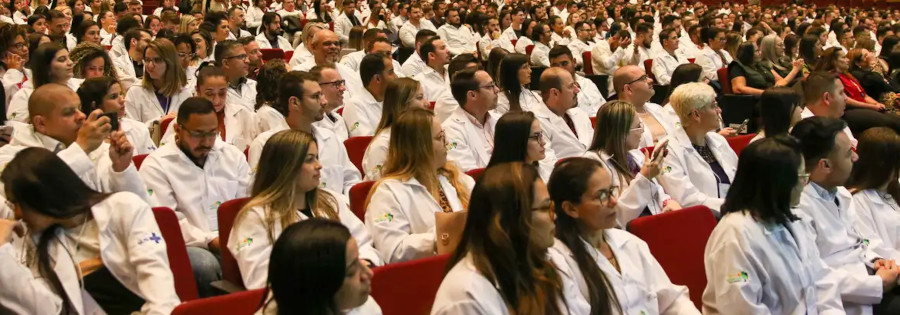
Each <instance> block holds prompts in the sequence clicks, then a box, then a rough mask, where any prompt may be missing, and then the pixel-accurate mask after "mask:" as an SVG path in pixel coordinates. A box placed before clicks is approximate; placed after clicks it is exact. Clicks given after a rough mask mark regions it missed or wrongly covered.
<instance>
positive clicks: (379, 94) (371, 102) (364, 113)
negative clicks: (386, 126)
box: [344, 54, 397, 137]
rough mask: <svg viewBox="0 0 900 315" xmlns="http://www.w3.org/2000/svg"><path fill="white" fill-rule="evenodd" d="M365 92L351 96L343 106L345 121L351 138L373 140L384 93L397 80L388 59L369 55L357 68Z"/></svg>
mask: <svg viewBox="0 0 900 315" xmlns="http://www.w3.org/2000/svg"><path fill="white" fill-rule="evenodd" d="M359 75H360V77H361V79H362V81H363V82H364V84H365V89H364V90H362V91H361V92H360V93H357V94H354V95H353V96H352V97H351V98H350V102H348V103H347V104H346V106H344V121H345V122H346V123H347V130H348V131H349V132H350V136H351V137H359V136H374V135H375V128H376V127H378V122H379V121H381V113H382V107H383V102H384V93H385V89H387V85H388V83H390V82H391V81H393V80H394V79H396V78H397V75H396V74H394V65H393V63H392V62H391V57H389V56H387V55H384V54H368V55H366V56H365V57H363V60H362V62H361V63H360V65H359Z"/></svg>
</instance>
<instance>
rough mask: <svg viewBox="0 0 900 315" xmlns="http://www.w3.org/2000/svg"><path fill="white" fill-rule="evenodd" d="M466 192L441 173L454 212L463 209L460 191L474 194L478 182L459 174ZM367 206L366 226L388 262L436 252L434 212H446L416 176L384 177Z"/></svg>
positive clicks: (376, 246)
mask: <svg viewBox="0 0 900 315" xmlns="http://www.w3.org/2000/svg"><path fill="white" fill-rule="evenodd" d="M457 176H459V177H458V178H459V182H460V184H461V185H462V186H461V187H463V189H465V191H462V192H457V191H456V188H453V185H452V184H450V181H449V180H448V179H447V177H445V176H444V175H438V181H439V182H440V185H441V189H443V191H444V194H445V195H446V196H447V200H448V203H449V206H450V208H451V209H452V210H453V212H459V211H464V210H465V208H463V205H462V203H461V202H460V200H459V197H458V194H471V192H472V187H474V186H475V181H474V180H472V178H471V177H469V176H468V175H466V174H464V173H460V174H458V175H457ZM373 190H374V191H373V192H372V193H371V195H370V197H369V198H370V199H369V204H368V206H366V227H368V228H369V232H370V233H372V238H373V239H374V241H375V249H377V250H378V251H379V253H380V254H381V257H382V258H383V259H384V260H385V262H386V263H396V262H401V261H408V260H413V259H418V258H424V257H429V256H433V255H434V254H435V253H434V251H435V248H436V247H435V246H436V244H435V240H436V235H435V226H434V224H435V222H434V214H435V213H437V212H443V210H441V206H440V204H438V202H437V201H436V200H434V198H433V197H432V196H431V193H429V192H428V190H426V189H425V186H424V185H422V184H421V183H419V181H418V180H416V179H415V178H410V179H406V180H401V179H398V178H387V179H382V180H381V181H379V182H378V183H377V185H376V186H375V187H374V188H373Z"/></svg>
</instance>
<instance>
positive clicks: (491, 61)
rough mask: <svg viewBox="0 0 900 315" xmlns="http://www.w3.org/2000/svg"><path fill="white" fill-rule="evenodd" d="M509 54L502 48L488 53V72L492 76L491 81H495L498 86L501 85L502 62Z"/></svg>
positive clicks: (495, 48) (496, 48)
mask: <svg viewBox="0 0 900 315" xmlns="http://www.w3.org/2000/svg"><path fill="white" fill-rule="evenodd" d="M508 54H509V52H508V51H506V49H503V48H500V47H494V49H491V52H490V53H488V62H487V67H488V68H487V72H488V73H489V74H490V75H491V79H494V83H497V84H498V85H499V84H500V62H501V61H503V58H504V57H506V55H508Z"/></svg>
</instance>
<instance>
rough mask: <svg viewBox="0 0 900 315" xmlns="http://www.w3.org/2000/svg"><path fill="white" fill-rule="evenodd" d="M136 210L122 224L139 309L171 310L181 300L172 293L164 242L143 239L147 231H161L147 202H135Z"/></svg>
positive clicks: (159, 311) (173, 290)
mask: <svg viewBox="0 0 900 315" xmlns="http://www.w3.org/2000/svg"><path fill="white" fill-rule="evenodd" d="M135 207H136V210H137V211H135V213H133V216H132V217H130V218H128V219H130V220H129V222H127V223H126V224H128V225H126V226H123V227H121V228H122V229H123V232H124V233H126V235H122V236H125V237H127V238H128V240H127V242H128V244H127V246H128V262H129V263H131V265H132V266H134V269H135V271H137V275H135V277H134V278H136V279H139V281H138V287H139V288H140V291H141V297H143V298H144V301H145V303H144V306H143V307H141V312H142V313H144V314H159V315H164V314H170V313H172V310H173V309H175V306H178V304H180V303H181V300H179V298H178V295H176V294H175V280H174V277H173V276H172V271H171V269H169V256H168V254H167V253H166V246H165V242H163V243H161V244H159V243H154V242H147V241H144V240H145V239H146V238H147V237H148V236H149V235H153V234H154V233H155V234H156V235H161V234H162V233H161V232H160V231H159V226H157V225H156V220H155V219H154V218H153V212H152V210H150V206H149V205H147V204H146V203H145V204H140V205H136V206H135Z"/></svg>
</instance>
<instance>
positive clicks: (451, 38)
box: [437, 23, 475, 56]
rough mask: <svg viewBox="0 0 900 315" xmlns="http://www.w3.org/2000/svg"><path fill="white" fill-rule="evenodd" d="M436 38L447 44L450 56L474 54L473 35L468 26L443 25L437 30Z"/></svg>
mask: <svg viewBox="0 0 900 315" xmlns="http://www.w3.org/2000/svg"><path fill="white" fill-rule="evenodd" d="M437 33H438V36H440V37H441V40H443V41H444V43H446V44H447V49H448V50H450V54H452V55H454V56H455V55H460V54H465V53H474V52H475V33H473V32H472V30H471V29H469V27H468V26H465V25H460V26H459V27H456V26H453V25H450V23H444V25H441V27H439V28H438V30H437Z"/></svg>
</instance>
